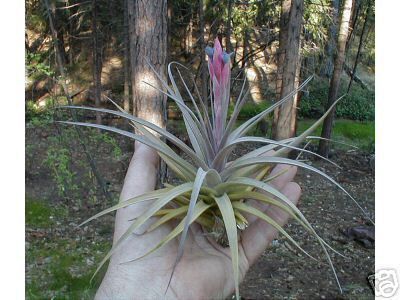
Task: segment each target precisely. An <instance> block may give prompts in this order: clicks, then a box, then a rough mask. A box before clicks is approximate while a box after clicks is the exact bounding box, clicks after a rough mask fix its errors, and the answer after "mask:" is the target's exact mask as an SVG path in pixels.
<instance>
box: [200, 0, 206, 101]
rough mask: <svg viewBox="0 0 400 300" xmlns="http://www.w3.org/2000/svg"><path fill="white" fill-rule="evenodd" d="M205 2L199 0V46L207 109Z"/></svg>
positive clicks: (203, 96)
mask: <svg viewBox="0 0 400 300" xmlns="http://www.w3.org/2000/svg"><path fill="white" fill-rule="evenodd" d="M204 10H205V6H204V2H203V0H199V44H200V51H201V52H200V57H201V62H200V66H201V70H200V72H201V75H200V80H201V85H200V86H201V97H202V99H203V101H204V103H205V105H206V107H207V105H208V94H207V90H208V89H207V62H206V54H205V48H206V43H205V41H204V27H205V24H204Z"/></svg>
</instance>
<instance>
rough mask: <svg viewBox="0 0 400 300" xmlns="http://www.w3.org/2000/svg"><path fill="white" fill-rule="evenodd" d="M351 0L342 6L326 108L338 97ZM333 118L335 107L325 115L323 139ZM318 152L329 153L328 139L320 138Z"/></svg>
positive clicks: (325, 154)
mask: <svg viewBox="0 0 400 300" xmlns="http://www.w3.org/2000/svg"><path fill="white" fill-rule="evenodd" d="M352 4H353V3H352V0H345V2H344V6H343V12H342V17H341V20H340V28H339V35H338V42H337V45H338V46H337V49H338V51H337V55H336V57H335V67H334V70H333V75H332V78H331V82H330V87H329V94H328V102H327V106H326V109H328V108H329V107H330V106H331V105H332V104H333V103H334V102H335V100H336V98H337V97H338V92H339V86H340V77H341V75H342V71H343V65H344V60H345V55H346V41H347V37H348V34H349V22H350V15H351V7H352ZM334 118H335V108H333V110H332V111H331V112H330V113H329V115H328V116H327V117H326V119H325V121H324V124H323V127H322V134H321V137H323V138H325V139H330V138H331V135H332V128H333V120H334ZM318 152H319V154H320V155H322V156H325V157H327V156H328V153H329V141H327V140H320V142H319V148H318Z"/></svg>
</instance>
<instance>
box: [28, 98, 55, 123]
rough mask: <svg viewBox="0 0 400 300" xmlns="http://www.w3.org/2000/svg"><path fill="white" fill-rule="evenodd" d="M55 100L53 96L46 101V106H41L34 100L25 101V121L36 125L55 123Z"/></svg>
mask: <svg viewBox="0 0 400 300" xmlns="http://www.w3.org/2000/svg"><path fill="white" fill-rule="evenodd" d="M53 103H54V101H53V99H52V98H50V99H48V100H47V101H46V106H45V107H39V106H38V105H37V104H36V103H35V102H34V101H32V100H29V101H26V102H25V122H27V123H29V124H30V125H31V126H34V127H41V126H46V125H49V124H51V123H53V121H54V120H53V116H54V109H53V107H54V104H53Z"/></svg>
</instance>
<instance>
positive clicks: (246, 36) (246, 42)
mask: <svg viewBox="0 0 400 300" xmlns="http://www.w3.org/2000/svg"><path fill="white" fill-rule="evenodd" d="M249 39H250V33H249V29H248V28H247V27H246V28H245V29H244V35H243V57H242V67H241V68H242V70H244V67H245V66H246V62H247V55H248V52H249ZM244 76H245V72H243V78H244Z"/></svg>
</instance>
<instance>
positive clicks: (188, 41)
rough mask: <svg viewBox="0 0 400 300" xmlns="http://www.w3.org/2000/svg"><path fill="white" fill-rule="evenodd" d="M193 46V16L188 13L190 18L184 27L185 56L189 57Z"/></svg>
mask: <svg viewBox="0 0 400 300" xmlns="http://www.w3.org/2000/svg"><path fill="white" fill-rule="evenodd" d="M192 48H193V16H192V14H190V20H189V23H188V25H187V28H186V36H185V52H186V55H187V57H190V55H191V54H192Z"/></svg>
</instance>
